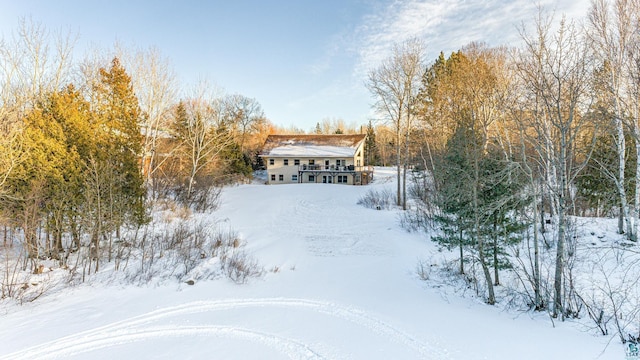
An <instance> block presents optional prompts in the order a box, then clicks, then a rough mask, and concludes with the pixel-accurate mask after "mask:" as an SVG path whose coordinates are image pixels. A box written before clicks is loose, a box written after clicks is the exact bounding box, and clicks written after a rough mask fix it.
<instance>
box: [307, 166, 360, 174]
mask: <svg viewBox="0 0 640 360" xmlns="http://www.w3.org/2000/svg"><path fill="white" fill-rule="evenodd" d="M298 170H299V171H330V172H350V173H353V172H366V171H368V172H372V171H373V166H368V165H367V166H355V165H321V164H314V165H307V164H304V165H300V167H299V168H298Z"/></svg>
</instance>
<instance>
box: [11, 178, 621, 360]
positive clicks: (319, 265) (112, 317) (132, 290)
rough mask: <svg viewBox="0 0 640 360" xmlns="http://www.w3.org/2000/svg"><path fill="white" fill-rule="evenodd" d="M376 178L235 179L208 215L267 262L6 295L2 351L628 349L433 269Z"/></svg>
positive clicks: (438, 353) (424, 355) (165, 354)
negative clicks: (447, 280)
mask: <svg viewBox="0 0 640 360" xmlns="http://www.w3.org/2000/svg"><path fill="white" fill-rule="evenodd" d="M387 188H388V189H389V190H391V191H393V189H394V188H395V182H394V176H393V171H392V170H390V169H377V172H376V175H375V180H374V184H372V185H369V186H361V187H357V186H340V185H330V184H328V185H327V184H295V185H274V186H266V185H262V184H259V183H254V184H249V185H240V186H236V187H229V188H226V189H225V190H224V192H223V194H222V202H221V206H220V209H219V210H217V211H216V212H215V213H213V214H211V215H210V216H213V217H215V218H216V219H217V220H219V221H221V222H223V223H225V224H228V225H229V226H230V227H232V228H233V229H235V230H237V231H238V232H239V234H240V235H241V237H242V238H243V240H245V241H246V243H247V247H246V250H247V251H248V252H249V253H250V254H251V255H252V256H253V257H254V258H255V259H257V261H258V262H259V263H260V264H261V266H263V267H264V269H265V274H264V276H262V277H261V278H257V279H251V280H249V282H248V283H246V284H242V285H237V284H235V283H233V282H231V281H229V280H228V279H225V278H219V279H216V280H208V281H199V282H196V283H195V285H193V286H189V285H186V284H184V283H177V282H173V283H164V284H160V285H156V286H148V287H134V286H131V285H118V284H111V285H104V284H103V285H93V286H91V285H83V286H78V287H75V288H72V289H70V290H65V291H57V292H54V293H52V294H49V295H48V296H45V297H43V298H41V299H39V300H38V301H36V302H33V303H29V304H25V305H22V306H17V305H13V304H4V306H3V308H2V309H1V311H2V313H0V339H1V340H2V346H0V359H35V358H38V359H39V358H65V359H69V358H73V359H88V358H91V359H114V358H120V359H140V358H156V359H158V358H160V359H161V358H166V359H175V358H195V359H465V360H468V359H496V360H501V359H621V358H623V357H624V353H623V351H622V347H621V346H620V345H619V344H618V342H617V339H616V338H615V337H612V336H609V337H602V336H600V337H599V336H596V335H595V334H594V332H593V331H592V330H590V329H588V328H587V327H586V326H585V325H584V323H583V322H580V321H577V322H574V321H566V322H558V321H556V322H555V326H554V324H552V322H551V321H550V320H549V318H548V317H547V315H546V314H544V313H542V314H539V313H531V312H519V311H517V310H505V309H506V306H504V304H498V305H497V306H493V307H492V306H488V305H485V304H483V303H482V301H481V300H479V299H475V298H474V297H473V296H472V294H467V295H468V296H462V295H463V294H461V293H460V292H459V291H457V290H456V289H455V288H454V287H450V286H448V285H446V284H443V283H441V282H436V281H422V280H420V278H419V277H418V275H417V274H416V265H417V264H418V262H419V261H421V260H424V261H428V260H431V259H438V258H439V257H440V256H441V255H439V253H438V250H437V249H436V247H435V246H434V245H433V244H432V243H431V242H430V241H429V240H428V239H427V238H426V237H425V236H424V234H417V233H408V232H406V231H405V230H403V229H402V228H401V227H400V225H399V222H398V215H399V214H398V212H397V211H396V210H381V211H376V210H371V209H367V208H365V207H362V206H360V205H357V201H358V199H359V198H360V197H361V196H363V195H364V194H365V193H366V192H367V191H368V190H370V189H379V190H382V189H387Z"/></svg>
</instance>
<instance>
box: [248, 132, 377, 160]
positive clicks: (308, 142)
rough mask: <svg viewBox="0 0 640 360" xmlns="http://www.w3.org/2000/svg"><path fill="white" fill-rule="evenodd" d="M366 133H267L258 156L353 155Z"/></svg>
mask: <svg viewBox="0 0 640 360" xmlns="http://www.w3.org/2000/svg"><path fill="white" fill-rule="evenodd" d="M365 137H366V135H364V134H357V135H269V136H268V137H267V140H266V141H265V143H264V146H263V148H262V152H261V153H260V156H264V157H295V156H299V157H353V156H354V155H355V152H356V150H357V149H358V147H360V145H361V144H362V142H363V141H364V139H365Z"/></svg>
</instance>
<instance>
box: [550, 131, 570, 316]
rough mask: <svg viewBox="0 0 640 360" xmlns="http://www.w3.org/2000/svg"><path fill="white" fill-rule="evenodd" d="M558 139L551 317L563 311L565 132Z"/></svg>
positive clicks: (565, 185)
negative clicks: (558, 173) (556, 223)
mask: <svg viewBox="0 0 640 360" xmlns="http://www.w3.org/2000/svg"><path fill="white" fill-rule="evenodd" d="M561 136H562V138H561V140H560V157H559V159H558V160H559V164H558V165H559V170H560V188H559V189H558V191H557V193H558V195H557V197H558V199H557V201H558V209H557V214H558V240H557V244H556V270H555V276H554V282H553V289H554V299H553V300H554V306H553V317H558V314H559V313H563V311H564V309H563V307H562V306H563V304H562V303H563V299H562V275H563V274H562V273H563V270H564V242H565V230H566V229H565V228H566V221H565V206H564V202H565V194H566V189H567V175H566V151H567V144H566V140H565V136H566V134H561Z"/></svg>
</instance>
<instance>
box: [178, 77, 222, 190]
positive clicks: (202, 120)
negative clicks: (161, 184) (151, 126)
mask: <svg viewBox="0 0 640 360" xmlns="http://www.w3.org/2000/svg"><path fill="white" fill-rule="evenodd" d="M203 89H204V90H201V91H199V92H198V93H197V95H196V96H195V97H193V98H191V99H189V100H186V101H182V102H180V103H179V104H178V106H177V108H176V109H175V119H174V126H173V128H174V135H175V136H176V138H177V139H178V141H179V144H178V147H177V153H178V156H179V157H181V158H183V159H186V160H187V162H188V166H187V168H188V174H187V184H186V186H187V193H186V200H187V201H189V202H190V201H191V200H192V196H193V191H194V186H195V185H196V178H197V177H198V176H199V175H201V174H202V172H203V171H204V170H205V169H206V168H207V166H209V165H210V164H212V163H213V162H214V161H216V160H218V158H217V156H218V154H220V152H222V151H223V150H224V149H225V148H226V147H227V146H228V144H229V142H230V141H232V136H231V132H230V131H228V129H227V128H226V127H225V123H224V120H223V113H222V111H223V101H222V100H221V97H212V96H210V95H208V92H207V91H206V87H204V88H203Z"/></svg>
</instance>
